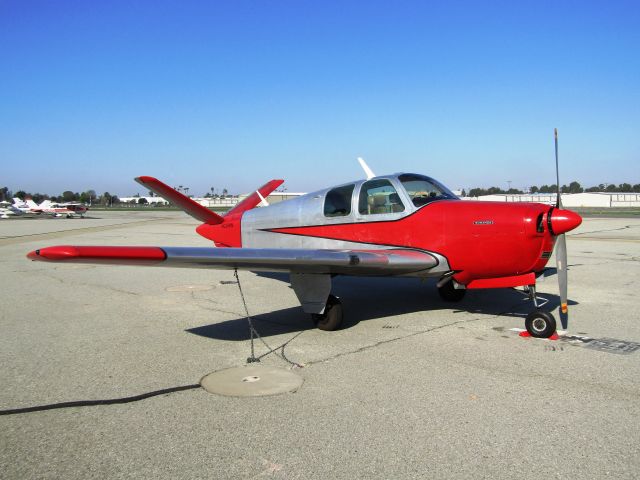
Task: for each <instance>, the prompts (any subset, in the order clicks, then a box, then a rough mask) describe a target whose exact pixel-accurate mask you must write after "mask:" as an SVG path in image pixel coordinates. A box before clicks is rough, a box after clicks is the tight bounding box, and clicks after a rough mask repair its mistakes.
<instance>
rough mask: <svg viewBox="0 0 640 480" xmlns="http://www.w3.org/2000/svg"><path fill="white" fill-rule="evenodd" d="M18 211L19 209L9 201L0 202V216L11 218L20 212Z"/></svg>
mask: <svg viewBox="0 0 640 480" xmlns="http://www.w3.org/2000/svg"><path fill="white" fill-rule="evenodd" d="M18 212H20V210H18V209H17V208H15V207H14V206H13V205H12V204H11V203H9V202H4V201H2V202H0V218H11V217H15V216H16V215H20V214H21V213H22V212H20V213H18Z"/></svg>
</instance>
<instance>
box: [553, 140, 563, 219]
mask: <svg viewBox="0 0 640 480" xmlns="http://www.w3.org/2000/svg"><path fill="white" fill-rule="evenodd" d="M553 138H554V140H555V146H556V186H557V187H558V198H557V200H556V208H562V201H561V200H560V168H559V167H558V129H557V128H554V129H553Z"/></svg>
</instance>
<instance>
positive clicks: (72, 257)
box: [27, 245, 438, 275]
mask: <svg viewBox="0 0 640 480" xmlns="http://www.w3.org/2000/svg"><path fill="white" fill-rule="evenodd" d="M27 257H28V258H29V259H31V260H37V261H45V262H65V263H101V264H115V265H142V266H165V267H187V268H218V269H234V268H237V269H240V270H253V271H271V272H273V271H283V272H293V273H330V274H345V275H403V274H409V273H413V274H415V273H417V272H420V271H426V270H429V269H431V268H433V267H435V266H436V265H437V264H438V260H436V258H434V257H433V256H431V255H429V254H428V253H425V252H421V251H417V250H408V249H389V250H307V249H269V248H211V247H99V246H70V245H62V246H55V247H47V248H42V249H39V250H34V251H33V252H30V253H29V254H28V255H27Z"/></svg>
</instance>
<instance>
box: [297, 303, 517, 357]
mask: <svg viewBox="0 0 640 480" xmlns="http://www.w3.org/2000/svg"><path fill="white" fill-rule="evenodd" d="M518 305H521V302H518V303H515V304H513V305H512V306H511V307H509V308H508V309H507V310H505V311H503V312H500V313H498V314H496V315H492V316H490V317H484V316H482V317H477V318H472V319H469V320H456V321H455V322H451V323H446V324H444V325H438V326H436V327H431V328H428V329H426V330H420V331H418V332H413V333H410V334H408V335H401V336H399V337H394V338H389V339H386V340H380V341H379V342H376V343H372V344H370V345H364V346H362V347H359V348H356V349H355V350H351V351H348V352H340V353H336V354H335V355H331V356H329V357H327V358H323V359H321V360H314V361H310V362H306V363H305V365H313V364H315V363H324V362H329V361H331V360H335V359H337V358H340V357H345V356H348V355H354V354H357V353H362V352H366V351H368V350H372V349H375V348H377V347H380V346H382V345H386V344H389V343H393V342H397V341H399V340H404V339H407V338H412V337H415V336H418V335H424V334H427V333H431V332H435V331H438V330H442V329H444V328H448V327H453V326H456V325H460V324H469V323H474V322H478V321H480V320H488V319H491V318H494V319H495V318H500V317H502V316H504V315H506V314H507V313H510V312H511V311H512V310H514V309H516V308H517V307H518Z"/></svg>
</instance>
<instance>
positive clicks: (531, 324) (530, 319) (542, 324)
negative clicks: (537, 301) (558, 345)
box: [524, 310, 556, 338]
mask: <svg viewBox="0 0 640 480" xmlns="http://www.w3.org/2000/svg"><path fill="white" fill-rule="evenodd" d="M524 325H525V327H526V328H527V332H529V334H530V335H531V336H532V337H537V338H549V337H550V336H551V335H553V334H554V333H555V332H556V319H555V318H554V317H553V315H552V314H551V313H549V312H543V311H542V310H536V311H535V312H531V313H530V314H529V315H527V319H526V320H525V321H524Z"/></svg>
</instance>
